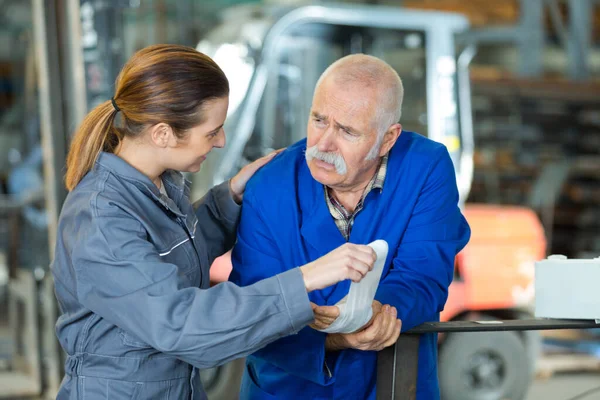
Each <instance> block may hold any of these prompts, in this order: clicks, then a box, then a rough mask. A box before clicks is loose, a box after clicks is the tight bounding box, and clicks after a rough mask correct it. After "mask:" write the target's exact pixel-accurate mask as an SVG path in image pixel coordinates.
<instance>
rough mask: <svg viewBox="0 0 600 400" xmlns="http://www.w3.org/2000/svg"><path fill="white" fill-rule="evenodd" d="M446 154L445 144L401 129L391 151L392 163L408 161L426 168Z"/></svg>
mask: <svg viewBox="0 0 600 400" xmlns="http://www.w3.org/2000/svg"><path fill="white" fill-rule="evenodd" d="M447 155H448V151H447V149H446V146H445V145H444V144H442V143H439V142H436V141H434V140H432V139H429V138H427V137H425V136H423V135H421V134H419V133H416V132H411V131H402V134H401V135H400V137H399V138H398V140H397V141H396V144H395V145H394V147H393V148H392V151H391V160H390V162H391V163H392V165H393V164H394V163H404V162H408V163H410V164H411V165H412V166H415V165H421V166H422V168H426V167H427V166H429V165H431V164H435V163H437V162H438V161H439V160H440V159H441V158H443V157H444V156H447Z"/></svg>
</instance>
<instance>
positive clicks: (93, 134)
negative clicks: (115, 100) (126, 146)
mask: <svg viewBox="0 0 600 400" xmlns="http://www.w3.org/2000/svg"><path fill="white" fill-rule="evenodd" d="M115 115H116V110H115V108H114V107H113V105H112V103H111V102H110V100H109V101H105V102H104V103H102V104H100V105H98V106H97V107H96V108H94V109H93V110H92V111H91V112H90V113H89V114H88V115H87V116H86V117H85V119H84V120H83V122H82V123H81V125H80V127H79V129H78V130H77V132H76V133H75V136H74V137H73V141H72V142H71V147H70V148H69V154H68V155H67V174H66V176H65V184H66V186H67V189H68V190H69V191H71V190H73V189H74V188H75V186H77V184H78V183H79V182H80V181H81V180H82V179H83V177H84V176H85V174H87V173H88V172H89V171H90V170H91V169H92V168H93V166H94V163H95V162H96V159H97V158H98V155H99V154H100V152H101V151H102V150H106V151H110V152H112V151H114V149H115V148H116V147H117V145H118V143H119V138H118V135H117V133H116V131H115V129H114V127H113V120H114V119H115Z"/></svg>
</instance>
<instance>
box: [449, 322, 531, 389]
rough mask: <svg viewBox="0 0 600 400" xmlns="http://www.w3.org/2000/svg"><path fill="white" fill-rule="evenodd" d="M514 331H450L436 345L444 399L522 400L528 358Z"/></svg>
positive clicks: (528, 364)
mask: <svg viewBox="0 0 600 400" xmlns="http://www.w3.org/2000/svg"><path fill="white" fill-rule="evenodd" d="M528 358H529V357H528V354H527V351H526V349H525V346H524V344H523V340H522V339H521V337H519V335H518V334H517V333H515V332H485V333H483V332H477V333H473V332H465V333H450V334H448V336H447V337H446V339H445V340H444V343H443V344H442V345H441V346H440V352H439V371H438V374H439V381H440V392H441V398H442V399H444V400H501V399H502V400H522V399H523V398H525V395H526V394H527V392H528V390H529V385H530V383H531V378H530V373H529V372H530V360H529V359H528Z"/></svg>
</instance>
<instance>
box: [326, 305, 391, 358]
mask: <svg viewBox="0 0 600 400" xmlns="http://www.w3.org/2000/svg"><path fill="white" fill-rule="evenodd" d="M378 303H379V302H378ZM379 305H381V303H379ZM373 307H374V310H375V307H378V306H377V304H375V303H374V304H373ZM397 316H398V314H397V311H396V308H394V307H391V306H389V305H387V304H386V305H385V306H383V307H381V311H380V312H379V313H377V314H376V315H375V317H374V318H373V319H372V321H371V323H370V325H369V324H367V325H366V328H364V329H363V330H361V331H358V332H354V333H346V334H343V333H334V334H329V335H328V336H327V339H326V340H325V349H326V350H329V351H336V350H343V349H348V348H352V349H357V350H363V351H368V350H374V351H380V350H382V349H384V348H386V347H388V346H391V345H392V344H394V343H396V341H397V340H398V336H400V329H401V328H402V321H400V320H399V319H397Z"/></svg>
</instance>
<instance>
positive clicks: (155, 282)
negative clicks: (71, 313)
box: [72, 206, 314, 368]
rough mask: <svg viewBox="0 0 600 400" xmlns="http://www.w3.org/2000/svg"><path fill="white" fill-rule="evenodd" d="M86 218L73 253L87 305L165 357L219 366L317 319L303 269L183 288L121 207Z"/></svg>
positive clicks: (171, 267) (94, 210) (95, 211)
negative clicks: (242, 283)
mask: <svg viewBox="0 0 600 400" xmlns="http://www.w3.org/2000/svg"><path fill="white" fill-rule="evenodd" d="M83 213H84V214H88V213H89V215H82V216H81V219H80V221H81V226H80V229H79V235H78V237H77V238H76V239H75V243H74V246H73V251H72V264H73V266H74V269H75V275H76V279H77V297H78V299H79V301H80V302H81V304H82V305H83V306H84V307H86V308H88V309H90V310H91V311H92V312H94V313H96V314H97V315H99V316H101V317H102V318H104V319H106V320H107V321H109V322H111V323H113V324H114V325H116V326H118V327H120V328H121V329H123V330H124V331H126V332H128V333H130V334H133V335H135V336H137V338H139V339H141V341H143V342H144V343H147V344H148V345H149V346H150V347H153V348H155V349H157V350H158V351H160V352H162V353H165V354H169V355H172V356H174V357H177V358H179V359H181V360H183V361H186V362H188V363H190V364H192V365H194V366H196V367H198V368H207V367H212V366H215V365H219V364H222V363H225V362H227V361H230V360H232V359H234V358H239V357H244V356H246V355H248V354H250V353H252V352H254V351H256V350H258V349H260V348H262V347H263V346H265V345H266V344H268V343H270V342H272V341H274V340H276V339H278V338H280V337H282V336H286V335H289V334H294V333H297V332H298V331H299V330H300V329H302V328H303V327H304V326H306V325H307V324H308V323H310V322H311V321H312V320H313V318H314V317H313V313H312V309H311V307H310V303H309V300H308V295H307V293H306V289H305V287H304V283H303V279H302V274H301V272H300V270H299V269H298V268H294V269H292V270H289V271H287V272H285V273H282V274H280V275H278V276H275V277H273V278H270V279H265V280H263V281H260V282H258V283H256V284H254V285H252V286H247V287H238V286H236V285H234V284H232V283H230V282H226V283H222V284H219V285H217V286H215V287H213V288H210V289H204V290H202V289H199V288H195V287H187V288H180V287H179V286H178V284H179V277H178V273H179V270H178V268H177V266H175V265H173V264H169V263H165V262H163V261H162V260H161V258H160V256H159V255H158V254H157V252H156V250H155V248H154V246H153V245H152V244H151V243H150V242H148V241H147V240H146V237H145V235H146V233H145V231H144V229H143V228H142V225H141V224H140V223H139V222H138V221H137V220H135V219H133V218H132V217H131V216H129V215H128V214H127V213H125V212H123V211H121V210H120V209H117V208H116V207H114V209H109V210H107V209H103V210H99V209H98V208H95V207H93V206H92V207H91V208H90V209H89V210H88V211H84V212H83ZM201 223H202V222H201V221H200V222H199V224H201ZM257 268H260V266H257Z"/></svg>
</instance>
